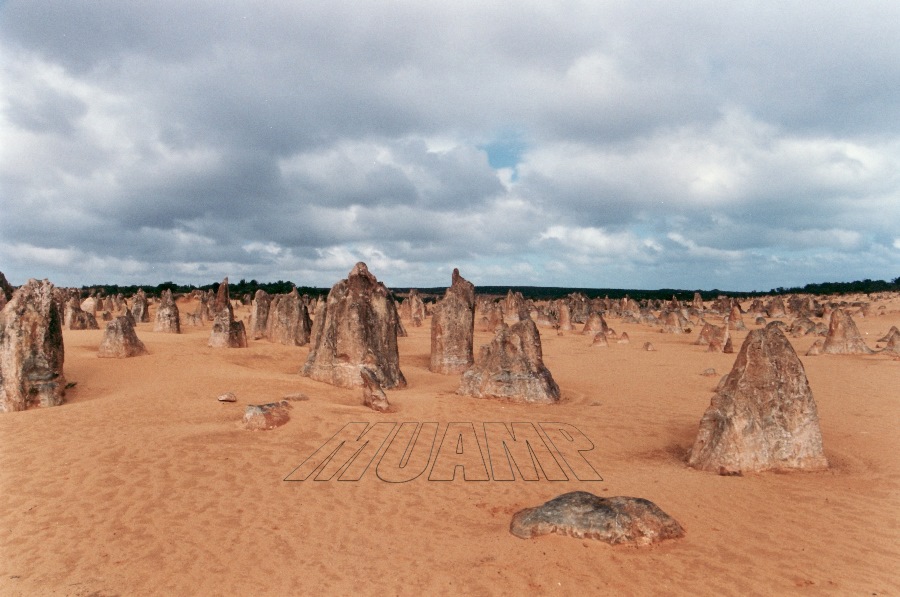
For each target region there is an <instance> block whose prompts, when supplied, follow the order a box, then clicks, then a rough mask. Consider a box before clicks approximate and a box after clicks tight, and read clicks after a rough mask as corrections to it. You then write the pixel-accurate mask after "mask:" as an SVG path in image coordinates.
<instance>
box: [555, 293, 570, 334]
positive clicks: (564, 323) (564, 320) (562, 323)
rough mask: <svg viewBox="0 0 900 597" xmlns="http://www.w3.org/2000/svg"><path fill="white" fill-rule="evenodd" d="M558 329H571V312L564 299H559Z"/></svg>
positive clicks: (564, 330) (563, 330)
mask: <svg viewBox="0 0 900 597" xmlns="http://www.w3.org/2000/svg"><path fill="white" fill-rule="evenodd" d="M558 325H559V330H560V331H561V332H570V331H572V312H571V310H570V309H569V304H568V303H567V302H566V301H560V304H559V324H558Z"/></svg>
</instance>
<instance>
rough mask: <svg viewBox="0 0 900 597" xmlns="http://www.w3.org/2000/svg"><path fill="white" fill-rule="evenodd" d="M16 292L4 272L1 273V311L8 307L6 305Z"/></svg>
mask: <svg viewBox="0 0 900 597" xmlns="http://www.w3.org/2000/svg"><path fill="white" fill-rule="evenodd" d="M15 291H16V289H15V288H13V287H12V284H10V283H9V282H8V281H7V280H6V276H4V275H3V272H0V309H3V307H5V306H6V303H8V302H9V301H10V299H12V297H13V294H14V293H15Z"/></svg>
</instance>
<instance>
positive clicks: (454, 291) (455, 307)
mask: <svg viewBox="0 0 900 597" xmlns="http://www.w3.org/2000/svg"><path fill="white" fill-rule="evenodd" d="M474 333H475V286H474V285H473V284H472V283H471V282H469V281H468V280H466V279H465V278H463V277H462V276H460V275H459V270H458V269H454V270H453V277H452V282H451V284H450V287H449V288H448V289H447V292H446V293H445V294H444V298H443V299H442V300H441V301H440V302H439V303H438V304H437V306H436V307H435V309H434V313H433V315H432V316H431V362H430V364H429V367H428V368H429V369H430V370H431V371H433V372H434V373H443V374H445V375H452V374H457V373H463V372H464V371H466V369H468V368H469V367H471V366H472V364H473V363H474V362H475V352H474V349H473V338H474Z"/></svg>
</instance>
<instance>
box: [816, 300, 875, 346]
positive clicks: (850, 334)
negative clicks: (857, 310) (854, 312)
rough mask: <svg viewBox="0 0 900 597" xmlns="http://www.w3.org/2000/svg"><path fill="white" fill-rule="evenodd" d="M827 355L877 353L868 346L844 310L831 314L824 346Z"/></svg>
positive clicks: (837, 310) (836, 310)
mask: <svg viewBox="0 0 900 597" xmlns="http://www.w3.org/2000/svg"><path fill="white" fill-rule="evenodd" d="M822 352H823V353H825V354H871V353H873V352H875V351H874V350H872V349H871V348H869V347H868V346H867V345H866V342H865V340H863V337H862V335H861V334H860V333H859V329H857V327H856V324H855V323H853V318H851V317H850V315H849V314H848V313H847V312H846V311H844V310H843V309H835V310H834V311H832V312H831V322H830V323H829V324H828V334H827V335H826V336H825V344H824V346H822Z"/></svg>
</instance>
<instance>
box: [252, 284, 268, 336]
mask: <svg viewBox="0 0 900 597" xmlns="http://www.w3.org/2000/svg"><path fill="white" fill-rule="evenodd" d="M271 303H272V297H271V296H270V295H269V293H267V292H266V291H265V290H262V289H259V290H257V291H256V294H255V295H254V296H253V302H252V304H251V306H250V331H249V334H250V338H251V339H252V340H259V339H261V338H265V337H266V326H267V324H268V321H269V306H270V305H271Z"/></svg>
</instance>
